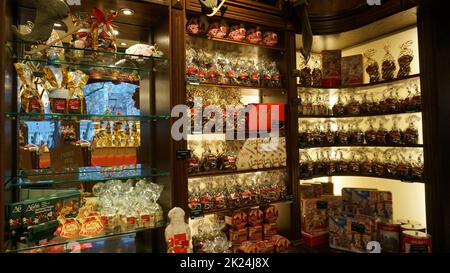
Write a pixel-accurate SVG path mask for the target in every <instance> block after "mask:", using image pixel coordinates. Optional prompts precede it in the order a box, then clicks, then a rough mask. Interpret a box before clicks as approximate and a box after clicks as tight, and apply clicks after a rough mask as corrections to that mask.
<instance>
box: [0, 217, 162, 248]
mask: <svg viewBox="0 0 450 273" xmlns="http://www.w3.org/2000/svg"><path fill="white" fill-rule="evenodd" d="M163 227H165V224H162V225H159V226H156V227H152V228H135V229H129V230H118V231H115V232H109V233H103V234H101V235H98V236H93V237H85V238H79V239H67V240H63V241H55V242H49V243H48V244H45V245H40V246H30V247H22V248H19V249H8V250H7V251H6V252H11V253H25V252H28V253H39V252H40V250H44V249H46V248H53V249H52V250H50V251H51V252H62V251H64V250H66V248H67V247H70V245H69V244H74V243H86V242H90V241H93V240H99V239H108V238H112V237H117V236H123V235H128V234H133V233H138V232H142V231H150V230H155V229H160V228H163ZM60 239H63V238H60ZM68 245H69V246H68Z"/></svg>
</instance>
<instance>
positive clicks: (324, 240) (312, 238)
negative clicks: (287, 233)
mask: <svg viewBox="0 0 450 273" xmlns="http://www.w3.org/2000/svg"><path fill="white" fill-rule="evenodd" d="M302 239H303V241H304V242H305V244H307V245H308V246H309V247H315V246H320V245H326V244H328V241H329V233H328V232H324V233H321V234H319V233H318V234H314V235H312V234H309V233H306V232H303V231H302Z"/></svg>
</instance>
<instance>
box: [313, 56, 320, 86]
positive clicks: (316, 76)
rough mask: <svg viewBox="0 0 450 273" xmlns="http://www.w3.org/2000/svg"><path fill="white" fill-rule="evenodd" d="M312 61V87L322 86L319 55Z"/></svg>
mask: <svg viewBox="0 0 450 273" xmlns="http://www.w3.org/2000/svg"><path fill="white" fill-rule="evenodd" d="M311 59H312V60H313V70H312V73H311V78H312V79H311V83H312V86H320V85H321V84H322V69H321V63H320V57H318V56H317V55H312V56H311Z"/></svg>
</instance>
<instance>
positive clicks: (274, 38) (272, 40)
mask: <svg viewBox="0 0 450 273" xmlns="http://www.w3.org/2000/svg"><path fill="white" fill-rule="evenodd" d="M263 43H264V45H266V46H276V45H277V44H278V35H277V34H276V33H275V32H273V31H266V32H264V34H263Z"/></svg>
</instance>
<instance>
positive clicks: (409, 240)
mask: <svg viewBox="0 0 450 273" xmlns="http://www.w3.org/2000/svg"><path fill="white" fill-rule="evenodd" d="M402 252H403V253H431V235H429V234H427V233H425V232H420V231H411V230H407V231H403V232H402Z"/></svg>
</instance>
